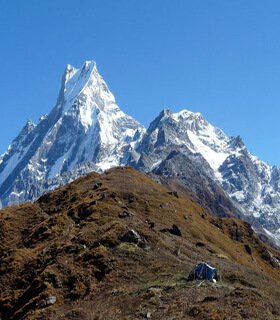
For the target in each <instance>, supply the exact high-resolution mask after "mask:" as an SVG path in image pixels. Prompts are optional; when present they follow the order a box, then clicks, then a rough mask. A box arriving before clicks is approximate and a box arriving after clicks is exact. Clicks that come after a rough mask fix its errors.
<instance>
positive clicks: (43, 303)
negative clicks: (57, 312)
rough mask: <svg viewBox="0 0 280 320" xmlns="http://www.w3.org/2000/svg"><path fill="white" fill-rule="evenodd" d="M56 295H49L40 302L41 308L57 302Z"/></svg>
mask: <svg viewBox="0 0 280 320" xmlns="http://www.w3.org/2000/svg"><path fill="white" fill-rule="evenodd" d="M56 300H57V299H56V296H49V297H47V298H45V299H44V300H42V301H40V302H39V303H38V307H39V308H45V307H48V306H51V305H53V304H55V303H56Z"/></svg>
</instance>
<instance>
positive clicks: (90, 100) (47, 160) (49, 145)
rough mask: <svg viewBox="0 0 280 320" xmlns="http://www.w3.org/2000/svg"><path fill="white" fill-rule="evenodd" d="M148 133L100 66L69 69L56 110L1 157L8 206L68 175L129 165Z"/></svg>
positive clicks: (0, 187) (1, 187) (0, 189)
mask: <svg viewBox="0 0 280 320" xmlns="http://www.w3.org/2000/svg"><path fill="white" fill-rule="evenodd" d="M143 132H144V127H143V126H142V125H140V124H139V123H138V122H137V121H136V120H134V119H133V118H131V117H129V116H127V115H126V114H124V113H123V112H122V111H121V110H120V108H119V107H118V106H117V104H116V102H115V98H114V96H113V95H112V93H111V92H110V91H109V89H108V87H107V85H106V83H105V82H104V80H103V79H102V77H101V76H100V74H99V73H98V71H97V68H96V64H95V62H93V61H87V62H85V63H84V65H83V66H82V67H81V68H80V69H75V68H74V67H72V66H70V65H67V67H66V69H65V72H64V75H63V79H62V85H61V89H60V93H59V97H58V100H57V103H56V105H55V107H54V108H53V110H52V111H51V112H50V113H49V114H48V115H45V116H43V117H41V119H40V121H39V123H38V124H37V125H35V124H34V123H32V122H31V121H28V122H27V124H26V125H25V127H24V128H23V129H22V131H21V132H20V134H19V135H18V137H17V138H16V139H15V140H14V141H13V142H12V144H11V146H10V147H9V149H8V151H7V152H6V153H5V154H4V155H3V156H2V157H1V159H0V195H1V196H0V198H1V202H2V205H3V206H6V205H9V204H12V203H18V202H22V201H25V200H30V199H34V198H36V197H38V196H39V195H41V194H42V193H43V192H44V191H45V190H48V189H51V188H54V187H55V186H57V185H58V184H57V179H59V178H60V177H61V176H63V173H66V172H69V171H73V172H80V173H82V172H87V171H88V170H89V169H88V168H89V167H90V170H91V171H92V170H95V171H103V170H105V169H108V168H110V167H113V166H118V165H121V164H124V163H126V159H125V157H126V154H127V153H128V151H129V149H130V148H131V147H134V145H135V143H136V142H137V140H139V138H140V137H141V135H142V134H143ZM89 163H90V164H89ZM83 167H84V171H83ZM77 168H78V169H77ZM74 178H75V177H72V178H71V179H74ZM68 180H69V179H67V182H68ZM62 182H63V181H62Z"/></svg>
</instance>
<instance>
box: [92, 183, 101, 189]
mask: <svg viewBox="0 0 280 320" xmlns="http://www.w3.org/2000/svg"><path fill="white" fill-rule="evenodd" d="M101 186H102V183H101V182H96V183H95V184H94V185H93V188H92V189H93V190H96V189H98V188H100V187H101Z"/></svg>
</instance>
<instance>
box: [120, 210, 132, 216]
mask: <svg viewBox="0 0 280 320" xmlns="http://www.w3.org/2000/svg"><path fill="white" fill-rule="evenodd" d="M133 216H134V214H133V213H132V212H129V211H127V210H124V211H123V212H121V213H120V214H119V218H131V217H133Z"/></svg>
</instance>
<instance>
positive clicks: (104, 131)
mask: <svg viewBox="0 0 280 320" xmlns="http://www.w3.org/2000/svg"><path fill="white" fill-rule="evenodd" d="M119 165H130V166H133V167H134V168H136V169H138V170H141V171H142V172H145V173H147V172H149V173H150V174H152V175H153V176H154V178H155V179H159V180H163V178H164V180H165V183H167V182H168V181H169V182H170V183H172V185H173V186H175V185H177V186H178V188H180V189H185V192H187V193H188V194H191V195H192V197H193V198H194V199H197V200H198V201H199V202H200V204H201V205H203V206H204V207H205V208H207V209H209V210H211V212H212V213H213V214H214V215H218V216H228V215H230V214H234V215H235V216H237V217H243V218H244V219H246V221H249V222H250V223H251V224H252V225H253V226H254V228H255V229H258V230H260V232H262V233H264V234H265V235H266V237H269V238H270V239H273V240H274V241H275V243H277V244H278V245H279V243H280V234H279V230H280V222H279V221H280V219H279V215H280V187H279V185H280V184H279V181H280V171H279V168H277V167H272V166H269V165H267V164H266V163H264V162H262V161H260V160H259V159H258V158H256V157H255V156H253V155H251V154H250V152H249V151H248V150H247V148H246V146H245V145H244V143H243V141H242V139H241V138H240V137H239V136H237V137H228V136H226V135H225V134H224V133H223V132H222V131H221V130H219V129H218V128H216V127H214V126H212V125H211V124H210V123H208V122H207V121H206V119H204V118H203V116H202V115H201V114H200V113H194V112H191V111H188V110H182V111H180V112H178V113H172V112H171V111H170V110H163V111H162V112H161V113H160V114H159V116H158V117H157V118H156V119H155V120H154V121H152V123H151V124H150V126H149V128H148V129H147V130H145V128H144V127H143V126H142V125H141V124H139V123H138V122H137V121H136V120H134V119H133V118H131V117H130V116H128V115H126V114H124V113H123V112H122V111H121V110H120V108H119V107H118V105H117V104H116V101H115V98H114V96H113V94H112V93H111V92H110V90H109V88H108V86H107V85H106V83H105V81H104V80H103V78H102V77H101V75H100V74H99V73H98V70H97V67H96V64H95V63H94V62H92V61H88V62H85V63H84V65H83V66H82V67H81V68H80V69H76V68H74V67H72V66H70V65H68V66H67V67H66V69H65V72H64V75H63V79H62V85H61V89H60V93H59V96H58V100H57V103H56V104H55V107H54V108H53V109H52V111H51V112H50V113H49V114H48V115H45V116H43V117H41V119H40V121H39V123H38V124H37V125H35V124H33V123H32V122H31V121H29V122H28V123H27V124H26V125H25V127H24V128H23V129H22V131H21V132H20V134H19V135H18V137H17V138H16V139H15V140H14V141H13V142H12V144H11V146H10V147H9V149H8V151H7V152H6V153H5V154H4V155H2V156H1V157H0V207H1V206H3V207H5V206H8V205H11V204H16V203H21V202H23V201H29V200H35V199H37V198H38V197H39V196H41V195H42V194H43V193H44V192H46V191H49V190H53V189H55V188H58V187H60V186H63V185H65V184H66V183H69V182H71V181H73V180H75V179H76V178H78V177H80V176H83V175H86V174H87V173H89V172H92V171H95V172H103V171H104V170H106V169H108V168H112V167H116V166H119ZM156 176H157V177H156Z"/></svg>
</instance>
